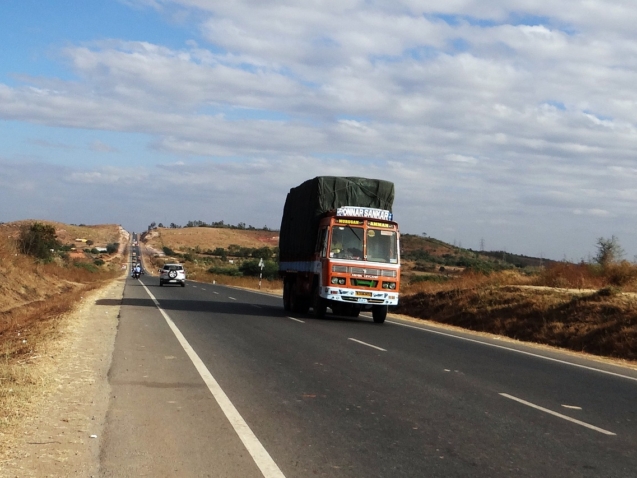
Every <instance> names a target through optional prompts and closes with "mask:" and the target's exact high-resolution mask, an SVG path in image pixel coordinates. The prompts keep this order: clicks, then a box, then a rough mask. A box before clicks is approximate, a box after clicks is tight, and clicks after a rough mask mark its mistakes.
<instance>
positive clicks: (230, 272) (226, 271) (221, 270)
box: [208, 266, 243, 277]
mask: <svg viewBox="0 0 637 478" xmlns="http://www.w3.org/2000/svg"><path fill="white" fill-rule="evenodd" d="M208 272H210V273H211V274H219V275H224V276H232V277H241V276H242V275H243V272H241V271H240V270H239V269H237V268H236V267H232V266H213V267H211V268H210V269H208Z"/></svg>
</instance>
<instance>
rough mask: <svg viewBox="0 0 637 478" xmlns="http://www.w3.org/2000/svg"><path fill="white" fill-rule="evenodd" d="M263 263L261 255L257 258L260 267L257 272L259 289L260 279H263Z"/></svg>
mask: <svg viewBox="0 0 637 478" xmlns="http://www.w3.org/2000/svg"><path fill="white" fill-rule="evenodd" d="M264 265H265V264H264V263H263V257H262V258H261V259H259V268H260V269H261V272H259V290H261V279H263V266H264Z"/></svg>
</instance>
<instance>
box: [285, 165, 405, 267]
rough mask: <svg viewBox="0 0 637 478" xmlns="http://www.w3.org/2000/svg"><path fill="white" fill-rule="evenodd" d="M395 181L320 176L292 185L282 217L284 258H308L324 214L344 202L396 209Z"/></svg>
mask: <svg viewBox="0 0 637 478" xmlns="http://www.w3.org/2000/svg"><path fill="white" fill-rule="evenodd" d="M393 203H394V183H392V182H389V181H383V180H380V179H367V178H343V177H338V176H317V177H316V178H314V179H310V180H308V181H305V182H304V183H303V184H301V185H300V186H297V187H295V188H292V189H290V192H289V193H288V196H287V199H286V200H285V207H284V208H283V218H282V220H281V232H280V236H279V250H280V260H281V262H290V261H304V260H305V261H306V260H309V256H311V255H312V253H313V252H314V248H315V245H316V236H317V233H318V225H319V222H320V219H321V216H322V215H323V214H325V213H326V212H329V211H332V210H335V209H337V208H339V207H343V206H358V207H373V208H378V209H385V210H387V211H390V212H391V210H392V205H393Z"/></svg>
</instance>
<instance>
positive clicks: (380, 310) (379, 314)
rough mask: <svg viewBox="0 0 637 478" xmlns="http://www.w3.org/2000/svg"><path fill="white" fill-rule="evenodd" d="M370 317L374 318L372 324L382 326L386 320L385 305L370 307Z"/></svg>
mask: <svg viewBox="0 0 637 478" xmlns="http://www.w3.org/2000/svg"><path fill="white" fill-rule="evenodd" d="M372 317H373V318H374V322H375V323H377V324H382V323H383V322H385V319H386V318H387V306H386V305H375V306H373V307H372Z"/></svg>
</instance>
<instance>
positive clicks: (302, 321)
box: [286, 317, 305, 324]
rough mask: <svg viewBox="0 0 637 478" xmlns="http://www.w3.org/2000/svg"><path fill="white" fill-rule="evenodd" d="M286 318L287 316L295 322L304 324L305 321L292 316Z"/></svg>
mask: <svg viewBox="0 0 637 478" xmlns="http://www.w3.org/2000/svg"><path fill="white" fill-rule="evenodd" d="M286 318H288V319H290V320H296V321H297V322H301V323H302V324H304V323H305V321H304V320H301V319H295V318H294V317H286Z"/></svg>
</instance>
